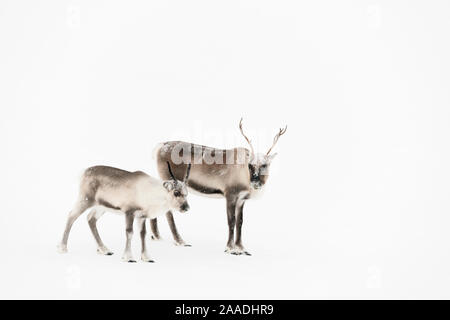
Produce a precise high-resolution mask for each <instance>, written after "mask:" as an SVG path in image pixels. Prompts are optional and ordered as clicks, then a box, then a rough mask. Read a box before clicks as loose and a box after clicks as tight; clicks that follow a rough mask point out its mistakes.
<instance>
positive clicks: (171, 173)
mask: <svg viewBox="0 0 450 320" xmlns="http://www.w3.org/2000/svg"><path fill="white" fill-rule="evenodd" d="M167 167H168V168H169V174H170V176H171V177H172V179H173V180H175V181H176V180H177V179H176V178H175V176H174V175H173V172H172V168H170V163H169V161H167Z"/></svg>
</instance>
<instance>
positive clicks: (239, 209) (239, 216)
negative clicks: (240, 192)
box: [235, 200, 251, 256]
mask: <svg viewBox="0 0 450 320" xmlns="http://www.w3.org/2000/svg"><path fill="white" fill-rule="evenodd" d="M244 203H245V201H243V200H239V201H238V204H237V206H236V242H235V246H236V254H245V255H248V256H251V254H250V253H249V252H248V251H247V250H245V248H244V246H243V245H242V238H241V232H242V222H243V213H244Z"/></svg>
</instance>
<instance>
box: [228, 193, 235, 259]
mask: <svg viewBox="0 0 450 320" xmlns="http://www.w3.org/2000/svg"><path fill="white" fill-rule="evenodd" d="M226 199H227V219H228V242H227V246H226V248H225V252H226V253H231V254H236V253H235V247H234V227H235V225H236V202H237V197H236V196H234V195H232V196H227V197H226Z"/></svg>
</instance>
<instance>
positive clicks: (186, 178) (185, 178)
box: [184, 163, 191, 182]
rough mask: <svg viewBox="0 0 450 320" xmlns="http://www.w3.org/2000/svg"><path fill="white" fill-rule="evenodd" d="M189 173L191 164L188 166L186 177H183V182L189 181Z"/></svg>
mask: <svg viewBox="0 0 450 320" xmlns="http://www.w3.org/2000/svg"><path fill="white" fill-rule="evenodd" d="M190 173H191V164H190V163H189V164H188V167H187V170H186V176H185V177H184V182H187V180H188V179H189V174H190Z"/></svg>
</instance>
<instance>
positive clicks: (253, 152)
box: [239, 118, 255, 156]
mask: <svg viewBox="0 0 450 320" xmlns="http://www.w3.org/2000/svg"><path fill="white" fill-rule="evenodd" d="M242 119H243V118H241V121H239V129H240V130H241V134H242V135H243V136H244V138H245V140H247V142H248V144H249V146H250V149H252V156H253V155H254V154H255V151H254V150H253V146H252V143H251V141H250V139H249V138H247V136H246V135H245V134H244V130H243V129H242Z"/></svg>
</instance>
